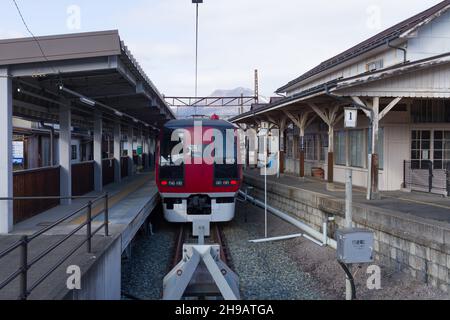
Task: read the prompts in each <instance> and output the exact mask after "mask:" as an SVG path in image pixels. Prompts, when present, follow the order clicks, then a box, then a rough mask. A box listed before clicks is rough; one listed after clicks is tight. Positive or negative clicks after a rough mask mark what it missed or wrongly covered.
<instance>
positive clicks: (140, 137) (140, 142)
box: [137, 127, 144, 167]
mask: <svg viewBox="0 0 450 320" xmlns="http://www.w3.org/2000/svg"><path fill="white" fill-rule="evenodd" d="M137 143H138V147H141V148H142V155H143V154H144V139H143V133H142V127H140V128H139V130H138V138H137ZM142 155H140V156H138V166H139V167H140V166H142V165H143V163H142Z"/></svg>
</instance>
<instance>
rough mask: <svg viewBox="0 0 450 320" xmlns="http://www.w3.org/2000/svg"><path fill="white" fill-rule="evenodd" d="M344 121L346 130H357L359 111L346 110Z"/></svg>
mask: <svg viewBox="0 0 450 320" xmlns="http://www.w3.org/2000/svg"><path fill="white" fill-rule="evenodd" d="M344 121H345V123H344V126H345V128H356V125H357V121H358V109H356V108H346V109H345V115H344Z"/></svg>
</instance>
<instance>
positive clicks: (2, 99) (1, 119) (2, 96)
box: [0, 68, 14, 234]
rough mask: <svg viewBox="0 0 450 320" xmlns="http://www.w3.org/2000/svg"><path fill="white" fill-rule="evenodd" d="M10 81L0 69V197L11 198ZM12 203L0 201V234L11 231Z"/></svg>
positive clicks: (6, 72)
mask: <svg viewBox="0 0 450 320" xmlns="http://www.w3.org/2000/svg"><path fill="white" fill-rule="evenodd" d="M12 109H13V107H12V80H11V78H9V77H8V69H6V68H0V155H1V156H0V197H4V198H11V197H12V196H13V173H12V171H13V168H12V132H13V129H12V128H13V124H12V114H13V113H12ZM13 217H14V216H13V203H12V201H0V234H2V233H3V234H6V233H8V232H10V231H12V227H13Z"/></svg>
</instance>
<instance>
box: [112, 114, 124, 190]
mask: <svg viewBox="0 0 450 320" xmlns="http://www.w3.org/2000/svg"><path fill="white" fill-rule="evenodd" d="M121 130H122V129H121V126H120V122H119V121H117V122H116V123H115V124H114V162H115V163H114V182H120V181H121V180H122V173H121V171H122V170H121V162H120V159H121V156H122V131H121Z"/></svg>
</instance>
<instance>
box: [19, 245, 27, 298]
mask: <svg viewBox="0 0 450 320" xmlns="http://www.w3.org/2000/svg"><path fill="white" fill-rule="evenodd" d="M20 264H21V270H22V272H21V275H20V299H21V300H26V299H27V297H28V236H23V237H22V244H21V255H20Z"/></svg>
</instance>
